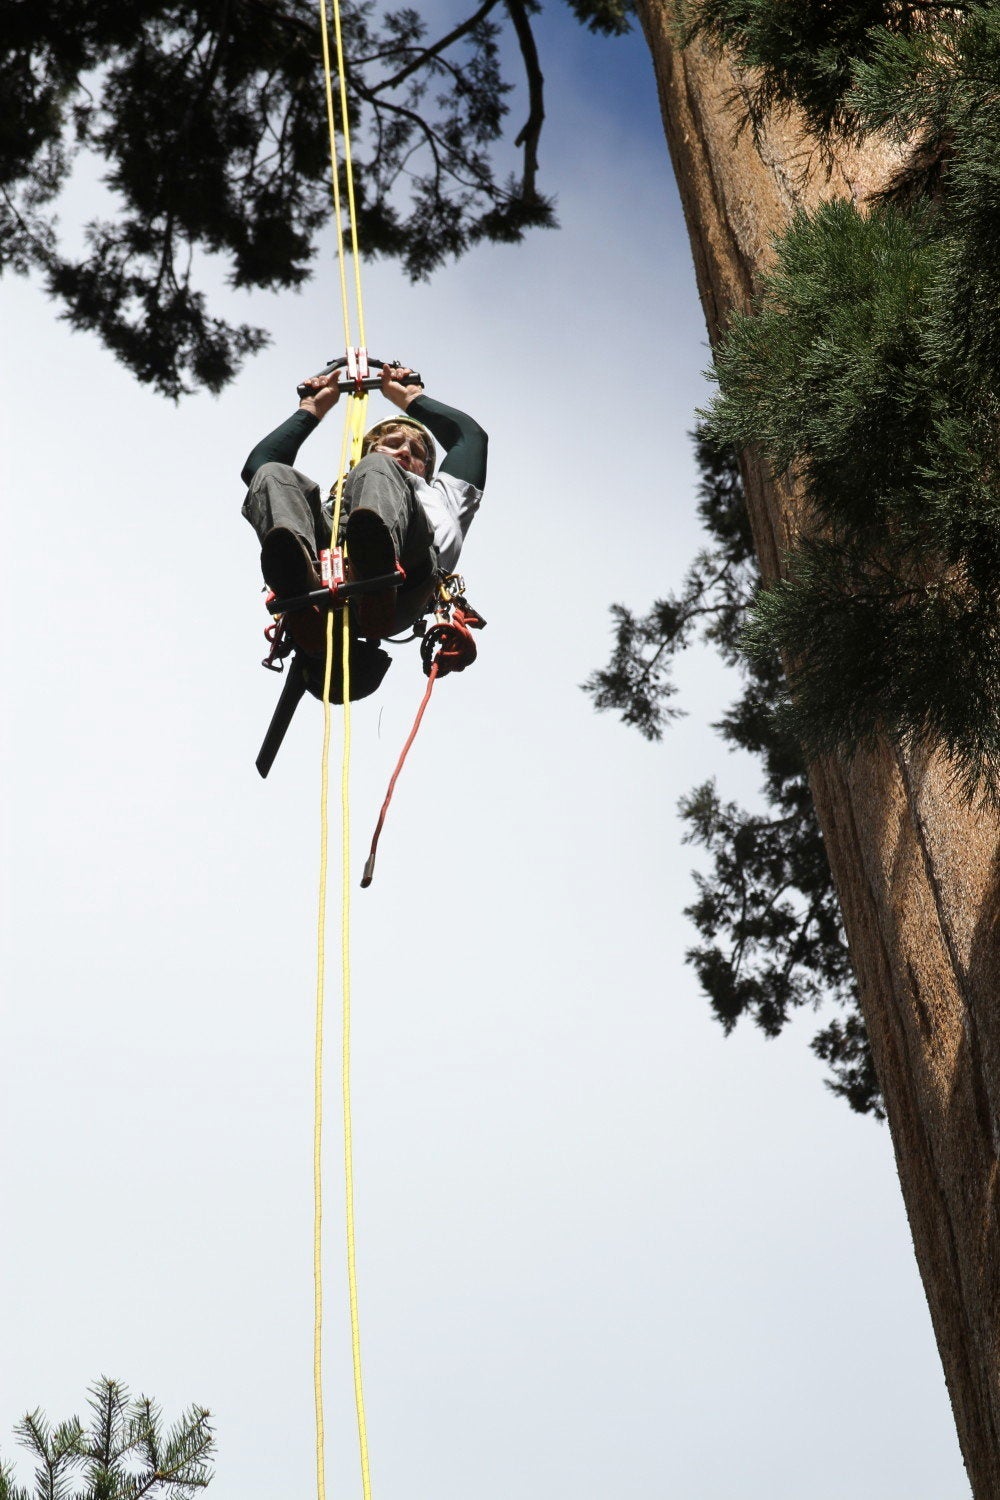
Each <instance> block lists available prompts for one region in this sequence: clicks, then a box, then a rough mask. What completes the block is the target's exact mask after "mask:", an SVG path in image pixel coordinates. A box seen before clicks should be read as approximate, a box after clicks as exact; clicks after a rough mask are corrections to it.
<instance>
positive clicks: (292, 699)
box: [256, 0, 485, 1500]
mask: <svg viewBox="0 0 1000 1500" xmlns="http://www.w3.org/2000/svg"><path fill="white" fill-rule="evenodd" d="M332 8H333V21H334V35H335V43H336V71H337V78H338V81H339V115H340V124H341V132H342V136H343V144H344V154H343V164H344V180H345V184H346V189H347V211H348V221H349V225H350V235H351V256H352V260H353V267H354V304H355V311H356V318H357V330H358V337H357V339H355V338H354V337H353V335H352V327H351V310H350V298H349V295H348V282H347V268H346V251H345V246H344V232H343V215H342V205H341V191H340V174H339V169H338V154H337V132H336V121H335V108H334V97H333V81H332V78H333V73H332V66H331V55H330V36H329V26H328V19H327V5H326V0H319V16H320V35H321V39H322V47H323V76H324V85H325V94H326V111H327V124H328V127H329V135H330V175H331V187H332V197H333V220H334V228H335V234H336V243H337V263H338V270H339V280H340V293H341V305H342V311H343V320H344V347H345V351H346V352H345V354H344V356H343V357H342V358H338V359H334V360H332V361H331V362H330V363H329V364H327V366H326V367H325V369H324V370H323V371H322V372H321V374H323V375H331V374H333V373H334V372H336V371H340V372H342V377H341V376H338V384H339V386H340V390H341V392H342V393H344V394H345V395H346V396H347V418H346V421H345V424H344V430H343V438H342V442H341V451H340V461H339V465H338V469H337V474H338V476H339V477H338V479H337V483H336V486H335V488H334V493H333V496H332V500H333V505H332V512H333V513H332V519H331V529H330V535H331V538H332V539H333V540H334V541H336V540H337V538H338V537H339V536H340V520H341V509H342V501H343V488H344V476H345V473H346V472H347V469H348V467H349V466H353V464H355V463H356V462H357V461H358V459H359V458H360V456H361V449H362V443H363V438H364V432H365V414H366V410H367V405H368V392H369V391H371V390H374V389H375V388H376V387H377V386H379V385H380V383H381V377H380V376H379V375H377V374H374V373H373V371H374V370H385V368H386V362H385V361H382V360H377V359H374V358H373V357H371V356H369V355H368V353H367V348H366V337H365V325H364V310H363V303H362V297H361V270H360V265H361V262H360V255H359V253H358V233H357V214H356V207H355V199H354V174H353V167H352V162H351V140H350V126H349V115H348V105H347V89H346V77H345V73H346V70H345V65H344V49H343V37H342V33H341V17H340V3H339V0H332ZM391 367H392V366H391V365H390V368H391ZM409 378H410V379H411V380H412V382H413V383H414V384H422V382H421V381H420V377H419V376H418V375H415V374H414V375H411V376H410V377H409ZM309 389H310V387H309V386H308V385H304V386H301V387H299V396H300V398H302V397H304V396H305V395H307V394H308V392H309ZM320 561H321V587H320V588H319V589H315V590H312V591H310V592H309V593H306V594H302V595H298V596H296V597H294V598H288V599H276V598H275V597H274V595H273V594H271V595H268V598H267V608H268V611H269V613H270V614H271V615H272V617H273V618H272V622H271V623H270V624H269V625H268V627H267V629H266V631H265V634H266V637H267V640H268V645H269V650H268V654H267V656H266V657H265V658H264V661H263V665H264V666H265V667H267V668H268V669H269V670H271V671H274V672H284V673H285V679H284V684H283V687H282V692H281V696H280V698H279V701H278V704H277V707H276V708H275V711H274V714H273V716H272V719H271V723H270V725H269V727H268V731H267V734H266V735H265V738H264V742H263V744H262V745H261V748H260V751H259V753H258V756H257V762H256V764H257V769H258V771H259V772H260V774H261V776H266V775H267V774H268V771H269V770H270V768H271V766H272V764H273V762H274V757H275V755H276V754H277V752H278V749H279V748H280V746H281V743H282V740H283V738H284V735H285V732H286V730H287V729H288V726H289V724H290V722H291V719H292V715H293V714H294V712H295V709H296V707H297V705H298V703H299V701H300V700H301V698H302V696H303V694H304V693H306V692H307V691H309V692H311V693H313V694H314V695H315V696H316V697H318V698H320V699H321V700H322V704H323V748H322V761H321V772H320V861H319V863H320V869H319V895H318V901H317V934H316V1009H315V1055H314V1068H313V1093H314V1111H313V1120H314V1124H313V1399H314V1407H315V1423H316V1493H317V1500H326V1444H325V1427H324V1396H323V1085H324V1048H325V1038H324V1015H325V985H326V920H327V876H328V856H329V779H330V770H329V756H330V740H331V716H330V705H331V703H332V702H334V701H336V702H340V703H342V704H343V758H342V766H341V992H342V1011H341V1016H342V1022H341V1095H342V1101H343V1140H344V1205H345V1215H344V1217H345V1238H346V1255H347V1283H348V1298H349V1309H350V1326H351V1354H352V1362H353V1371H354V1398H355V1411H356V1416H357V1430H358V1447H359V1457H360V1469H361V1483H362V1491H363V1496H364V1500H371V1473H370V1465H369V1455H368V1431H367V1422H366V1417H365V1403H364V1389H363V1381H362V1368H361V1333H360V1320H359V1313H358V1287H357V1264H356V1250H355V1222H354V1161H353V1133H352V1115H351V964H350V845H351V840H350V798H349V785H350V755H351V699H352V697H361V696H364V695H366V694H367V693H370V692H373V691H374V690H375V688H377V687H378V686H379V684H380V683H381V681H382V678H383V677H384V675H385V672H386V671H387V669H388V666H389V660H390V659H389V657H388V655H387V654H386V652H385V651H383V650H382V649H381V643H380V641H378V640H376V639H368V638H366V637H361V636H355V635H354V634H353V633H352V630H351V626H350V612H351V605H352V602H354V601H356V600H358V599H359V598H361V597H363V596H364V595H365V594H368V593H375V592H380V593H384V592H385V591H387V590H388V589H398V588H399V587H400V586H401V585H402V583H403V582H404V574H403V572H402V569H401V568H399V567H398V565H397V569H396V572H395V573H393V574H391V575H385V576H383V577H380V578H372V579H366V580H364V581H363V582H361V581H353V580H352V581H348V578H347V570H346V568H345V554H344V551H343V550H342V549H341V548H340V547H337V546H334V547H331V549H330V550H329V551H328V552H326V553H324V554H322V556H321V559H320ZM306 610H318V611H319V612H320V614H321V615H322V616H325V619H324V624H325V644H324V650H323V653H322V656H321V657H318V656H312V655H310V654H309V653H308V652H306V651H304V650H302V649H301V647H299V646H297V645H296V642H295V640H294V638H293V626H291V625H290V620H289V617H290V616H294V615H295V614H296V613H298V612H300V611H306ZM434 617H435V618H434V624H433V625H432V626H431V627H430V628H429V629H427V630H426V632H422V631H420V630H418V629H417V628H416V627H415V629H414V634H418V635H419V634H422V635H423V640H422V643H421V657H422V660H423V665H424V671H425V673H426V675H427V677H428V683H427V688H426V691H425V693H424V697H423V701H422V703H421V705H420V708H419V711H418V713H417V717H416V720H415V722H414V725H413V728H412V730H411V732H410V736H409V738H408V740H407V742H406V745H405V746H404V749H403V753H402V755H401V756H400V759H399V763H398V764H397V767H396V770H395V772H394V773H393V776H392V779H391V781H390V784H389V790H388V792H387V794H386V798H385V801H384V803H383V805H382V811H381V813H380V815H379V820H378V827H377V828H376V830H375V836H374V838H373V840H372V846H371V852H370V854H369V858H368V863H367V864H366V866H365V878H364V879H363V880H362V885H365V886H367V885H369V884H370V883H371V877H372V872H373V869H374V861H375V851H376V846H377V843H378V837H379V834H380V832H381V829H382V824H383V822H384V821H385V814H386V810H387V808H388V805H389V801H390V799H391V797H392V793H393V789H394V787H395V784H396V780H397V778H398V776H399V773H400V770H401V769H402V765H403V762H404V760H405V758H406V755H407V752H408V751H409V748H410V746H411V744H412V743H413V739H414V736H415V735H416V732H417V729H418V728H419V725H420V721H421V719H422V718H423V714H424V710H425V709H426V707H427V704H428V702H429V700H430V695H431V691H432V689H433V687H434V682H435V680H436V679H437V678H438V677H439V676H444V675H446V674H447V673H448V672H454V671H462V670H464V668H465V667H466V666H468V665H469V663H470V662H472V661H474V660H475V657H476V645H475V641H474V640H473V637H472V635H471V631H472V630H474V629H481V628H482V626H483V625H484V624H485V621H484V620H483V619H482V617H481V616H480V615H478V614H477V613H476V611H475V610H474V609H472V607H471V606H470V605H469V604H468V601H467V600H466V599H465V595H464V584H463V583H462V580H461V579H460V578H458V577H457V576H453V577H451V578H448V579H445V580H444V582H443V583H442V584H441V585H439V586H438V589H437V596H436V602H435V606H434ZM420 623H422V622H420ZM338 631H339V641H338ZM338 644H339V651H338V650H337V649H335V648H336V647H337V645H338ZM289 658H290V660H289ZM286 663H287V667H288V669H287V671H286V670H285V668H286Z"/></svg>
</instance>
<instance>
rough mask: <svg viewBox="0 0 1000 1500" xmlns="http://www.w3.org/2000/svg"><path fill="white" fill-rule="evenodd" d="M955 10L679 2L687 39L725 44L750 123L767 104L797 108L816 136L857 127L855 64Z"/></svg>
mask: <svg viewBox="0 0 1000 1500" xmlns="http://www.w3.org/2000/svg"><path fill="white" fill-rule="evenodd" d="M956 9H957V10H959V11H961V10H964V7H957V8H956V7H953V6H950V5H947V4H937V3H935V0H914V3H907V0H682V3H681V19H682V30H683V34H684V36H685V39H686V40H688V41H691V40H692V39H693V38H695V37H696V36H700V37H703V38H704V39H705V40H707V41H708V42H709V43H710V44H711V45H713V46H714V47H716V48H722V47H726V48H727V49H728V50H729V51H730V52H731V53H732V55H733V57H734V58H735V59H736V61H737V62H738V63H739V65H740V66H741V67H742V68H745V69H750V70H753V74H754V76H752V77H751V79H750V80H749V81H748V89H749V101H748V102H749V107H750V113H751V120H752V122H753V123H754V124H759V123H760V122H761V121H762V120H763V119H764V117H765V116H766V115H767V113H768V112H769V111H770V110H772V109H775V108H777V109H779V110H780V109H787V108H789V107H790V106H792V105H795V106H797V107H798V108H800V109H801V110H802V111H803V114H804V116H805V121H806V124H807V125H808V127H809V129H810V130H812V131H814V132H815V133H816V134H817V135H818V136H820V137H821V138H822V137H825V136H829V135H831V134H834V133H836V134H841V135H842V134H845V133H853V132H854V131H855V130H856V129H857V128H858V126H859V119H858V111H857V102H856V100H855V99H854V98H852V97H851V90H852V88H853V86H854V81H855V72H856V68H857V66H858V64H859V63H863V62H865V61H867V60H868V59H870V58H874V57H875V56H877V55H878V53H879V49H880V48H881V47H882V45H883V44H884V43H885V42H886V41H892V40H894V39H897V38H899V39H902V40H903V41H904V42H905V41H909V40H911V39H914V38H916V39H920V38H922V37H924V36H926V34H927V33H928V31H929V30H931V29H934V28H936V27H937V26H938V24H939V23H940V22H942V21H944V22H945V23H946V24H947V23H949V22H950V20H951V18H952V17H953V16H954V15H955V13H956Z"/></svg>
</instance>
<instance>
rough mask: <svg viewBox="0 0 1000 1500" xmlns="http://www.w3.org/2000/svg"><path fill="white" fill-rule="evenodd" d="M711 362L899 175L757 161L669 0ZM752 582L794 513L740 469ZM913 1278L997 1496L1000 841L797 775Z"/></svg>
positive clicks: (917, 775) (763, 136)
mask: <svg viewBox="0 0 1000 1500" xmlns="http://www.w3.org/2000/svg"><path fill="white" fill-rule="evenodd" d="M637 8H638V14H639V18H640V21H641V24H642V27H643V30H644V32H645V35H646V39H647V41H648V43H649V47H650V51H651V53H652V56H653V62H654V66H655V70H656V77H657V84H658V88H659V93H660V102H661V108H662V113H663V120H664V126H665V129H666V135H667V141H668V144H669V147H670V154H671V157H672V159H673V163H674V168H675V171H676V173H677V180H678V183H679V185H680V192H681V198H682V202H683V205H684V212H685V216H686V219H687V225H688V231H689V234H690V237H691V245H692V250H693V253H694V262H695V270H696V274H697V279H698V288H699V293H700V296H701V300H702V305H703V308H704V311H705V320H706V322H707V324H708V331H709V336H710V338H711V340H712V342H713V343H714V342H715V341H716V340H717V339H718V337H719V335H720V333H721V332H722V331H723V330H724V328H725V326H726V322H727V320H728V318H729V316H730V315H731V313H732V312H733V311H734V310H737V309H739V310H743V309H745V308H746V307H747V306H748V304H749V300H750V298H751V296H752V294H753V291H754V288H755V287H756V285H757V284H758V282H759V278H760V275H761V272H762V271H764V270H765V269H767V268H768V266H769V265H770V264H771V262H772V260H773V249H772V246H773V241H774V238H775V236H776V235H778V234H780V233H781V232H782V230H783V229H784V228H785V227H786V226H787V224H788V222H789V220H790V218H791V215H792V213H793V212H794V211H795V209H796V208H799V207H804V208H813V207H815V206H816V205H817V204H819V203H820V202H821V201H823V200H824V199H827V198H831V197H835V196H849V197H851V198H853V199H854V200H855V201H856V202H858V203H859V204H861V205H863V204H864V203H865V201H866V200H867V199H868V198H869V197H870V196H871V194H872V193H874V192H876V191H877V190H878V189H879V188H880V187H881V186H882V185H883V184H884V183H885V182H886V181H887V180H888V178H889V177H890V176H891V175H892V174H893V173H894V172H895V171H897V170H898V169H899V167H900V165H901V162H902V160H903V159H904V158H903V156H902V155H901V154H900V153H899V152H898V151H895V150H890V149H889V148H888V147H886V146H885V145H882V144H878V143H875V144H873V145H868V146H866V147H864V148H861V149H858V148H851V147H845V148H844V149H843V150H842V151H838V152H836V153H835V155H834V158H833V160H832V162H830V161H825V160H824V159H823V158H822V157H821V155H820V153H819V151H818V149H817V143H816V141H815V140H814V139H812V138H810V136H809V135H808V134H807V133H806V132H805V131H804V130H803V129H802V128H801V126H800V125H799V123H798V122H797V121H796V119H795V117H794V116H790V117H786V118H772V119H771V120H769V121H767V122H766V124H765V127H764V128H763V130H762V131H761V133H760V136H759V138H758V140H757V141H756V142H755V140H754V136H753V132H752V131H751V130H750V129H749V128H748V127H747V128H743V129H741V128H740V125H741V120H742V117H743V109H742V91H741V79H740V77H739V75H738V74H737V73H736V72H734V70H733V69H732V68H731V67H730V65H729V64H728V63H727V62H726V61H725V60H724V59H718V58H716V57H713V56H711V55H709V54H708V53H707V52H706V51H705V50H704V49H703V48H702V47H701V46H699V45H698V44H695V45H694V46H691V47H689V48H687V49H682V48H681V47H680V45H679V42H678V40H677V35H676V31H675V29H674V27H673V16H672V7H671V4H670V0H638V7H637ZM744 478H745V481H746V493H747V503H748V506H749V510H750V519H751V524H752V526H753V533H754V539H755V544H756V548H757V553H758V557H759V560H760V565H761V570H762V573H763V576H764V577H765V579H767V580H771V579H774V578H775V577H776V576H778V574H779V572H780V569H781V565H782V557H783V555H784V553H785V552H786V550H787V547H788V544H789V542H790V540H791V539H792V538H793V537H794V535H795V532H796V528H797V524H798V519H799V515H800V505H801V501H800V497H799V496H798V495H797V494H796V492H795V489H794V487H793V486H791V485H786V484H783V483H774V482H772V481H771V480H770V478H769V477H768V475H767V473H766V472H765V471H764V469H763V467H762V465H761V464H760V462H759V461H758V460H757V459H756V457H755V456H754V455H753V454H752V453H747V454H746V455H744ZM811 784H812V790H813V796H814V798H815V802H816V808H817V812H818V815H819V819H820V824H821V826H822V829H823V833H824V837H825V840H826V845H827V850H828V853H829V857H830V864H831V867H832V870H833V875H834V879H835V881H836V884H837V890H838V893H839V896H840V901H841V906H842V909H843V914H844V923H845V927H846V930H847V937H848V942H849V944H850V948H851V955H852V958H853V961H854V965H855V969H856V971H857V975H858V981H859V985H860V990H861V1002H862V1007H863V1010H864V1015H865V1020H866V1023H867V1026H868V1032H869V1036H870V1038H871V1044H872V1050H873V1053H874V1056H875V1063H876V1066H877V1069H878V1073H879V1079H880V1082H881V1085H882V1089H883V1092H884V1095H885V1102H886V1110H887V1114H888V1119H889V1127H890V1130H891V1132H892V1140H893V1146H894V1149H895V1154H896V1163H897V1168H898V1171H899V1178H900V1183H901V1185H902V1190H903V1198H904V1201H905V1204H906V1210H907V1214H908V1216H909V1221H910V1228H911V1231H912V1235H913V1243H914V1248H915V1251H916V1256H917V1262H918V1265H919V1268H920V1274H921V1276H922V1278H923V1283H924V1288H925V1291H926V1294H927V1301H928V1304H929V1307H930V1313H931V1318H932V1322H933V1326H934V1331H935V1335H936V1338H937V1343H938V1348H939V1350H940V1353H941V1360H942V1363H943V1365H944V1371H945V1378H946V1380H947V1383H948V1389H949V1392H950V1395H951V1401H952V1406H953V1409H954V1413H955V1421H956V1425H957V1428H958V1436H959V1441H960V1444H961V1447H962V1453H963V1456H964V1458H965V1463H966V1467H967V1469H968V1473H969V1478H970V1481H971V1484H972V1489H973V1494H974V1495H975V1496H976V1500H996V1497H997V1496H998V1495H1000V1440H998V1439H1000V1360H998V1344H1000V1222H998V1188H1000V1181H998V1171H1000V1168H998V1159H1000V1123H998V1122H1000V1003H998V999H1000V985H998V979H1000V972H998V970H1000V963H998V955H1000V828H998V823H997V819H996V817H995V816H994V815H993V814H989V813H984V812H983V811H981V810H977V809H970V808H968V807H965V806H963V805H962V803H961V801H960V800H959V798H958V797H957V796H955V795H954V793H953V791H952V788H951V786H950V784H949V776H948V772H947V768H946V767H945V766H944V765H943V764H942V762H941V761H939V760H937V759H935V758H933V757H915V756H913V757H904V756H902V755H899V754H896V753H895V752H893V751H891V750H890V749H889V748H888V747H885V748H882V749H879V750H878V751H876V752H873V753H871V754H865V755H860V756H858V757H857V758H856V759H855V761H854V762H853V763H852V764H851V765H850V766H849V767H845V766H843V765H841V764H838V763H834V762H831V761H826V762H822V763H818V764H816V765H814V766H813V767H812V768H811Z"/></svg>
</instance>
